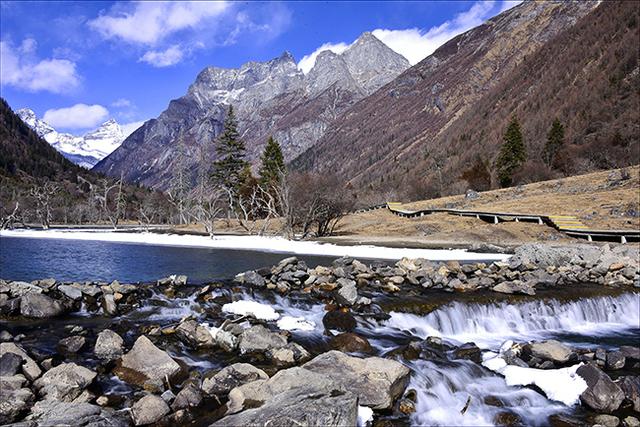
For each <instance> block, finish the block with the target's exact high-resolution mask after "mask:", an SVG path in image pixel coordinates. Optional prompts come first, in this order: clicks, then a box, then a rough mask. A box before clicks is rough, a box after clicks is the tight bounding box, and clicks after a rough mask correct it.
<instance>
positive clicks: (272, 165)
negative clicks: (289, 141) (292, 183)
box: [260, 137, 284, 188]
mask: <svg viewBox="0 0 640 427" xmlns="http://www.w3.org/2000/svg"><path fill="white" fill-rule="evenodd" d="M282 172H284V157H283V156H282V150H281V149H280V144H278V141H276V140H275V139H273V137H269V140H268V141H267V145H266V147H264V151H263V153H262V166H261V167H260V184H261V185H262V186H264V187H266V188H269V187H273V186H275V185H277V184H278V183H279V182H280V174H281V173H282Z"/></svg>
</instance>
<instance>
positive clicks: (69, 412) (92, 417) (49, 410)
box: [25, 400, 128, 427]
mask: <svg viewBox="0 0 640 427" xmlns="http://www.w3.org/2000/svg"><path fill="white" fill-rule="evenodd" d="M25 421H26V422H28V424H27V425H40V426H105V427H106V426H125V425H128V422H127V421H125V420H124V419H120V418H117V414H114V413H112V412H107V411H106V410H103V409H102V408H100V407H99V406H96V405H92V404H90V403H86V402H58V401H55V400H42V401H40V402H37V403H36V404H35V405H34V406H33V408H31V413H30V414H29V416H27V418H26V419H25Z"/></svg>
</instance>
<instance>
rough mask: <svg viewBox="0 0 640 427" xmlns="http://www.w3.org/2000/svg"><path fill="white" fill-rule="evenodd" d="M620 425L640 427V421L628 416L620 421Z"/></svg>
mask: <svg viewBox="0 0 640 427" xmlns="http://www.w3.org/2000/svg"><path fill="white" fill-rule="evenodd" d="M636 412H637V411H636ZM622 425H623V426H624V427H640V420H638V419H637V418H636V417H632V416H628V417H626V418H625V419H624V420H622Z"/></svg>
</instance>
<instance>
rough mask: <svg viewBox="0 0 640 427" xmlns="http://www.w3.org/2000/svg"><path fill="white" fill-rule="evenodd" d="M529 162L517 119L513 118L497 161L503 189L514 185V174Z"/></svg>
mask: <svg viewBox="0 0 640 427" xmlns="http://www.w3.org/2000/svg"><path fill="white" fill-rule="evenodd" d="M526 160H527V152H526V149H525V147H524V141H523V139H522V132H521V131H520V123H519V122H518V118H517V117H515V116H514V117H513V118H512V119H511V122H510V123H509V126H507V131H506V133H505V134H504V143H503V144H502V147H501V148H500V153H499V154H498V158H497V159H496V168H497V172H498V181H499V182H500V185H501V186H502V187H509V186H510V185H511V184H513V174H514V172H516V170H517V169H518V168H519V167H520V166H521V165H522V164H523V163H524V162H525V161H526Z"/></svg>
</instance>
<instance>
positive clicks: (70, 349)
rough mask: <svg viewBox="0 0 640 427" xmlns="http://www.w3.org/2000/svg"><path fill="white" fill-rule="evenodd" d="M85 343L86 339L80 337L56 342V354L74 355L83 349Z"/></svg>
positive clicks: (71, 337) (76, 336)
mask: <svg viewBox="0 0 640 427" xmlns="http://www.w3.org/2000/svg"><path fill="white" fill-rule="evenodd" d="M85 342H86V339H85V338H84V337H83V336H81V335H72V336H70V337H67V338H63V339H61V340H60V341H58V352H59V353H60V354H66V355H69V354H75V353H77V352H79V351H80V349H81V348H82V347H84V344H85Z"/></svg>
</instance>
